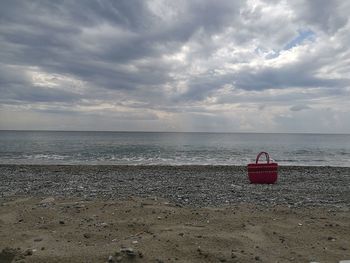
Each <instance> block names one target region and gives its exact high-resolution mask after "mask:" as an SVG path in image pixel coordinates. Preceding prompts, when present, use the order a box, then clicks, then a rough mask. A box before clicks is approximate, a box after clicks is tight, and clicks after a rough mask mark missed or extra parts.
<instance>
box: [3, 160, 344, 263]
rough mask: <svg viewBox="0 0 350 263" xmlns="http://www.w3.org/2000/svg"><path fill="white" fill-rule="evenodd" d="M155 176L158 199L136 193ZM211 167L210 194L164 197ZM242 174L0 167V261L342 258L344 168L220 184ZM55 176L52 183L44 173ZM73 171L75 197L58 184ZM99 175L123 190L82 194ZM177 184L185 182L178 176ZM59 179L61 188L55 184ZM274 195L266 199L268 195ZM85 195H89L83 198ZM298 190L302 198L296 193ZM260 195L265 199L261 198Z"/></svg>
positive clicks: (230, 171) (229, 171)
mask: <svg viewBox="0 0 350 263" xmlns="http://www.w3.org/2000/svg"><path fill="white" fill-rule="evenodd" d="M143 169H144V170H143ZM172 169H174V173H178V174H181V175H182V176H183V178H182V181H181V182H178V181H172V180H170V179H169V180H168V183H167V184H166V183H165V182H166V180H165V179H166V178H169V177H171V176H173V175H174V173H172V172H171V171H173V170H172ZM332 170H333V171H335V170H336V171H337V174H338V178H340V181H339V182H337V181H334V180H330V181H329V183H327V180H326V176H327V175H329V174H331V173H332ZM53 171H56V172H53ZM155 171H159V172H158V174H156V175H153V176H154V177H153V179H154V178H158V179H159V181H157V180H153V181H154V182H153V184H151V183H150V184H151V186H150V185H148V187H154V186H153V185H155V184H156V182H162V183H163V184H162V187H161V189H164V191H163V190H159V191H158V193H159V196H157V192H154V191H151V192H147V191H146V189H147V185H145V186H144V188H142V189H143V190H142V189H141V188H139V177H138V176H142V175H147V174H148V173H154V172H155ZM208 171H209V172H208ZM215 171H216V176H217V177H219V178H220V179H221V180H219V181H218V178H216V179H213V181H210V182H209V183H203V184H202V185H201V186H202V187H203V189H204V187H209V188H210V185H211V184H213V182H217V185H214V184H213V187H212V189H213V191H212V193H210V194H209V193H208V194H207V195H204V194H203V193H207V192H206V191H203V192H201V191H200V190H197V191H196V195H193V196H191V195H189V196H187V199H188V200H187V201H186V202H185V201H184V200H183V199H182V198H181V199H178V198H177V195H176V194H174V195H173V192H174V193H176V189H177V188H178V187H180V188H181V187H182V188H181V189H180V190H178V192H180V193H181V192H185V191H187V190H188V189H189V190H191V189H193V185H189V182H191V183H197V181H196V180H197V179H194V178H197V177H200V178H202V179H201V180H199V181H204V182H206V181H207V180H211V179H204V180H203V178H207V177H206V176H207V174H208V176H209V175H210V174H211V176H210V178H212V174H213V173H214V172H215ZM242 171H243V168H242V167H238V168H237V167H236V168H235V167H231V168H230V167H226V168H225V167H224V168H223V167H221V168H220V167H218V168H215V167H207V168H203V167H199V168H189V167H185V168H184V167H182V168H181V167H176V168H171V167H166V168H162V169H159V170H157V168H149V167H148V168H140V167H137V168H132V167H131V168H127V167H105V168H103V167H52V166H34V167H32V166H29V167H28V166H1V167H0V172H2V173H0V177H1V185H0V190H2V197H1V198H0V262H158V263H159V262H312V261H315V262H338V261H340V260H346V259H350V212H349V205H348V204H349V191H348V189H349V188H348V187H349V184H347V185H346V183H347V182H348V180H349V178H348V177H349V175H348V171H349V169H348V168H337V169H333V168H329V167H324V168H310V167H309V168H308V167H304V168H300V167H299V168H298V167H294V168H283V169H281V171H284V174H283V176H284V177H285V178H280V181H279V183H278V184H277V185H275V186H251V185H249V184H248V183H247V182H246V181H245V180H246V178H242V177H239V179H233V180H232V178H231V179H229V178H230V177H227V178H228V179H229V180H230V183H231V184H232V182H233V185H234V186H231V184H229V183H228V182H226V181H225V180H224V179H223V178H226V174H231V175H232V174H235V173H237V174H240V173H241V172H242ZM5 172H6V175H5ZM299 172H300V173H301V174H302V175H303V176H304V177H305V180H304V183H300V184H299V183H296V184H297V185H298V184H299V188H297V187H296V186H291V189H292V190H291V192H293V191H294V193H297V194H295V196H294V195H293V194H292V193H291V192H286V193H284V191H283V189H288V187H287V185H286V184H287V182H288V183H290V182H292V181H293V180H295V178H298V179H300V178H302V175H301V174H299ZM308 172H310V173H309V174H312V176H310V177H311V178H310V177H308V176H307V174H308ZM317 172H318V175H319V176H318V177H316V176H317V174H316V173H317ZM57 173H58V174H60V176H61V177H60V176H58V177H57V178H60V179H57V178H56V177H52V176H53V174H55V176H57ZM82 173H85V174H87V176H86V178H85V181H86V184H82V185H80V184H79V183H80V181H79V182H78V185H76V187H77V188H76V189H79V186H81V187H83V188H84V189H83V190H82V192H79V191H78V192H76V191H75V190H74V189H75V188H74V187H72V186H69V183H67V182H68V178H75V177H74V175H79V176H78V177H81V174H82ZM98 173H99V174H100V175H101V174H102V175H101V176H103V177H104V178H107V179H108V180H107V181H108V182H112V181H113V180H112V179H113V175H114V176H115V178H114V180H115V181H117V182H118V180H122V181H123V182H124V180H125V181H127V182H128V184H125V183H124V184H123V182H120V189H119V191H118V194H116V195H110V194H109V193H108V192H107V193H106V191H101V192H98V191H97V192H91V191H93V190H94V189H97V188H98V186H95V187H94V188H88V185H96V183H97V182H98V179H96V180H97V181H94V180H93V179H91V178H95V177H96V174H98ZM129 173H130V176H132V178H134V179H133V180H132V181H131V182H132V183H130V182H129V181H128V180H127V178H129V175H128V174H129ZM11 175H12V177H11ZM192 175H193V177H192ZM196 175H197V177H196ZM25 176H26V177H25ZM45 176H48V177H49V178H50V176H51V178H56V180H51V182H53V183H56V182H57V181H59V180H63V179H62V176H63V178H64V180H63V181H60V182H61V183H60V184H57V185H56V188H55V187H52V184H49V183H48V182H47V180H46V179H47V177H45ZM109 176H110V177H109ZM330 177H331V178H333V177H332V175H331V176H330ZM11 178H12V179H11ZM45 178H46V179H45ZM87 178H88V179H87ZM97 178H98V177H97ZM186 178H190V179H188V180H184V179H186ZM316 178H317V179H318V180H316ZM44 179H45V180H44ZM333 179H334V178H333ZM74 180H75V179H74ZM109 180H111V181H109ZM163 180H165V181H163ZM193 180H194V181H193ZM64 181H65V182H66V184H65V185H64V186H62V185H63V182H64ZM199 181H198V182H199ZM312 181H314V186H313V187H311V189H310V193H307V194H306V191H305V194H304V190H303V185H306V186H308V185H311V182H312ZM147 182H148V181H147ZM129 183H130V184H129ZM140 183H141V180H140ZM174 183H177V184H176V187H174ZM207 184H208V185H207ZM338 184H339V185H338ZM344 184H345V185H344ZM45 185H46V186H45ZM116 185H117V183H116ZM179 185H180V186H179ZM219 185H221V186H222V187H221V186H220V187H221V188H220V187H219ZM169 186H170V188H169ZM21 187H22V189H19V188H21ZM294 187H295V188H294ZM344 187H345V188H344ZM25 188H27V190H25ZM71 188H73V190H72V189H71ZM86 188H87V189H86ZM55 189H56V191H55ZM64 189H66V190H64ZM111 189H115V188H111ZM135 189H136V190H135ZM137 189H138V191H137ZM140 189H141V190H140ZM186 189H187V190H186ZM220 189H221V191H222V192H223V195H222V196H221V197H222V198H221V197H220V198H216V199H215V198H214V197H213V198H212V199H213V200H214V201H212V202H209V201H203V202H201V201H200V200H201V197H202V198H203V200H207V198H209V199H210V198H211V196H212V195H213V193H214V194H220ZM227 189H228V192H227V195H226V191H227ZM317 189H322V191H319V192H317ZM344 189H345V190H344ZM233 190H234V191H233ZM248 190H249V191H250V192H248ZM273 190H275V192H274V194H271V195H270V196H272V198H269V196H268V193H269V192H271V191H273ZM244 191H245V192H244ZM313 191H315V192H313ZM89 192H91V193H93V195H89V194H87V193H89ZM338 192H339V193H338ZM96 193H97V194H96ZM122 193H123V194H122ZM132 193H134V194H132ZM229 193H231V195H232V196H234V197H236V199H237V198H238V197H241V199H237V200H236V202H235V201H234V199H228V198H227V197H228V196H229ZM312 193H314V194H312ZM334 193H338V194H334ZM302 194H304V195H306V196H307V197H308V198H307V199H305V196H304V197H301V196H300V195H302ZM332 194H334V196H333V197H332V196H331V195H332ZM164 196H165V197H169V198H164ZM262 197H265V198H262ZM261 198H262V199H264V200H265V201H263V202H261V200H259V199H261ZM226 199H228V200H229V202H226V201H227V200H226ZM301 200H306V201H305V202H301ZM317 200H318V201H320V202H318V201H317ZM192 201H193V202H192ZM208 202H209V205H207V204H208Z"/></svg>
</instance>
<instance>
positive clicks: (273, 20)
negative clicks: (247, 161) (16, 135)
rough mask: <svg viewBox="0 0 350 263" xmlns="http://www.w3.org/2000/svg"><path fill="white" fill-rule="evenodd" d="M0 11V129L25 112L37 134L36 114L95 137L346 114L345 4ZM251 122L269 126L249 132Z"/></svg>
mask: <svg viewBox="0 0 350 263" xmlns="http://www.w3.org/2000/svg"><path fill="white" fill-rule="evenodd" d="M0 5H1V8H0V17H1V19H2V22H1V24H0V36H1V37H0V93H1V94H0V95H1V96H0V110H2V111H3V112H4V114H5V112H6V116H7V117H6V119H5V118H2V119H1V121H0V122H1V127H3V128H11V127H16V128H18V127H20V128H25V127H26V126H28V122H23V120H22V119H21V120H18V123H16V121H9V120H10V118H9V117H8V116H11V114H12V115H13V116H15V115H16V114H18V113H20V112H23V111H26V112H32V113H33V115H31V116H32V117H31V118H30V119H31V122H32V124H31V125H32V126H35V123H37V126H38V128H39V129H40V127H44V126H45V128H47V127H50V125H53V124H52V122H49V123H50V124H47V125H46V124H45V125H44V123H43V122H42V121H40V122H39V121H37V120H35V118H33V116H38V115H37V114H38V112H40V116H41V118H42V119H45V120H48V119H49V118H48V116H51V118H57V121H59V122H62V127H66V128H67V127H70V129H80V128H82V129H89V128H88V127H89V125H91V127H90V129H95V126H94V125H92V123H94V122H93V121H91V120H94V119H97V118H100V119H101V116H105V117H104V118H102V119H103V120H104V121H100V128H102V129H103V127H105V128H106V129H122V130H129V129H137V130H143V129H146V130H150V129H151V128H152V127H154V128H155V129H163V128H164V129H165V130H191V131H195V130H201V131H204V130H206V129H207V130H210V131H247V130H249V131H279V130H281V129H282V128H281V127H282V126H281V125H280V124H281V123H282V122H283V123H284V124H285V122H288V120H290V121H291V119H290V115H288V114H290V113H291V112H293V113H295V114H297V113H306V112H313V113H312V114H316V115H317V114H321V112H322V111H321V110H320V109H323V108H325V107H326V105H327V107H331V108H332V110H333V111H334V112H335V113H334V115H332V116H337V118H344V116H345V115H344V114H343V113H344V112H347V111H349V106H347V103H346V101H347V100H348V99H349V97H350V92H349V87H350V79H349V73H350V72H349V71H350V51H349V49H348V46H349V44H350V37H349V35H350V34H349V33H350V22H349V18H348V13H349V12H350V4H349V3H348V2H347V1H332V2H329V1H322V3H319V2H317V3H314V2H310V1H301V0H298V1H293V2H286V1H263V0H254V1H253V0H247V1H226V0H220V1H212V0H204V1H203V0H202V1H177V2H176V3H174V2H173V1H158V0H153V1H141V0H137V1H126V0H125V1H102V2H101V1H84V2H70V1H30V2H26V1H16V0H14V1H10V0H9V1H2V2H1V4H0ZM303 105H307V106H305V107H310V108H312V111H303V109H306V108H303ZM265 112H266V113H265ZM267 112H269V115H267ZM45 114H47V115H45ZM60 114H61V115H60ZM69 114H71V115H72V116H73V115H74V116H81V117H82V118H84V119H85V120H86V122H85V123H84V124H81V123H79V122H76V126H74V123H75V122H74V121H72V120H71V119H70V117H69V118H68V115H69ZM259 114H266V116H268V118H269V121H267V122H265V123H260V124H259V125H260V126H258V125H257V118H256V115H259ZM309 114H311V113H309ZM16 116H17V115H16ZM45 116H46V117H45ZM58 116H59V117H58ZM83 116H84V117H83ZM283 116H284V117H283ZM316 117H317V116H315V119H317V118H316ZM72 118H73V117H72ZM108 118H111V119H116V120H123V122H122V124H123V125H125V127H122V126H120V125H121V124H120V125H116V126H111V125H110V124H109V123H108V122H109V121H108ZM172 120H173V121H172ZM231 120H234V121H231ZM310 121H311V120H310ZM345 121H346V120H345V119H344V122H345ZM65 122H67V123H66V124H67V125H65V124H64V123H65ZM136 122H139V124H136ZM209 122H210V123H211V125H209V124H208V123H209ZM291 122H293V125H297V124H298V118H296V119H295V120H293V121H291ZM104 125H105V126H104ZM301 126H302V125H301ZM79 127H80V128H79ZM283 127H286V126H283ZM288 127H292V126H288ZM293 127H294V126H293ZM337 127H338V129H339V132H350V130H348V127H347V126H346V125H344V126H341V125H339V126H337ZM56 128H57V127H56Z"/></svg>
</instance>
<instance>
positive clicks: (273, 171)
mask: <svg viewBox="0 0 350 263" xmlns="http://www.w3.org/2000/svg"><path fill="white" fill-rule="evenodd" d="M263 154H265V156H266V163H258V161H259V158H260V156H261V155H263ZM277 169H278V164H277V163H270V157H269V154H268V153H267V152H261V153H259V154H258V156H257V157H256V161H255V163H250V164H248V177H249V180H250V183H252V184H274V183H275V182H276V180H277Z"/></svg>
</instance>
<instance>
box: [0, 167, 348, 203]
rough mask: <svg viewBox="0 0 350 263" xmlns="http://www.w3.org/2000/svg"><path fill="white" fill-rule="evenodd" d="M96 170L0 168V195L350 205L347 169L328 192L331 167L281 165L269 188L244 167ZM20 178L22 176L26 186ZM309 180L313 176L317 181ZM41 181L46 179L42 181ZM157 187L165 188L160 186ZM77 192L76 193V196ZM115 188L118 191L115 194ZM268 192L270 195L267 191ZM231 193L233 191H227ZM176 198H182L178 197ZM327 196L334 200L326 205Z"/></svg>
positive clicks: (340, 170)
mask: <svg viewBox="0 0 350 263" xmlns="http://www.w3.org/2000/svg"><path fill="white" fill-rule="evenodd" d="M38 168H40V169H38ZM98 169H99V172H98V173H96V170H95V169H93V168H88V167H87V166H71V167H65V166H62V167H59V168H57V167H55V166H36V165H33V166H31V165H18V166H11V165H2V166H1V167H0V174H1V175H3V177H2V186H3V187H2V188H1V192H2V195H4V196H9V195H11V193H13V192H16V194H17V195H35V194H40V195H43V196H49V197H48V198H49V199H47V200H45V199H46V198H45V199H43V200H42V201H43V203H45V202H46V203H47V202H51V201H52V197H51V196H53V195H55V196H71V197H82V196H88V195H89V194H90V193H94V194H96V196H99V197H108V198H120V197H127V196H130V195H133V196H141V197H142V196H147V195H154V192H152V191H151V190H150V189H153V190H154V189H156V190H157V194H158V195H159V196H161V197H162V198H165V199H167V200H169V201H170V202H171V203H174V205H176V206H182V205H186V206H188V205H190V206H192V207H207V206H219V205H224V204H225V202H226V201H229V202H230V203H233V204H234V203H235V202H239V203H251V204H257V205H263V206H275V205H288V204H290V206H291V207H301V206H308V207H313V206H318V207H319V206H333V207H334V205H335V204H336V205H337V207H338V208H339V209H343V208H346V207H348V206H350V198H349V196H348V194H347V191H346V190H347V189H346V186H348V185H349V184H350V177H349V176H348V174H350V168H349V167H338V168H337V169H338V170H337V171H339V173H338V174H337V180H334V182H332V183H333V184H334V185H333V187H329V175H330V174H332V173H333V172H334V168H333V167H284V166H283V167H281V168H280V173H281V174H283V177H282V176H281V180H279V181H278V183H277V184H275V185H273V186H271V187H270V186H268V187H266V186H264V185H254V186H253V185H250V184H249V183H248V180H247V177H246V176H242V174H246V166H227V167H221V166H205V167H199V166H184V167H173V166H153V167H147V168H145V167H141V166H132V167H124V168H119V167H118V166H115V167H104V166H101V167H99V168H98ZM23 173H25V174H26V175H27V176H26V178H25V180H26V181H25V182H24V181H23ZM101 174H103V181H101V180H100V179H101V177H100V175H101ZM213 174H215V175H217V176H213ZM194 175H196V176H194ZM303 175H308V176H303ZM314 175H317V180H315V176H314ZM72 177H74V178H75V181H74V185H75V187H69V188H67V186H66V183H65V182H70V181H72V179H71V178H72ZM43 178H45V180H42V179H43ZM115 178H118V180H115ZM131 178H133V179H134V180H133V181H132V186H130V185H129V183H128V182H129V179H131ZM218 178H220V183H218ZM140 179H142V180H140ZM296 180H297V181H296ZM300 180H301V182H299V181H300ZM48 181H51V182H57V184H56V183H55V187H52V185H47V182H48ZM233 181H234V182H233ZM23 183H26V185H27V187H22V186H23ZM301 183H302V184H301ZM232 184H233V186H232ZM160 185H167V186H169V187H159V186H160ZM193 185H196V186H197V185H198V186H199V187H200V189H201V191H193V189H192V186H193ZM76 186H78V187H76ZM77 188H78V190H79V191H76V189H77ZM115 188H118V189H119V190H120V191H119V190H118V191H115V190H114V189H115ZM252 188H254V191H252ZM272 188H273V191H271V189H272ZM232 189H234V191H231V190H232ZM247 193H251V194H247ZM295 193H298V194H295ZM179 196H180V197H181V198H178V197H179ZM329 196H332V197H333V198H332V199H331V200H330V199H329V198H328V197H329ZM44 200H45V201H44ZM338 208H337V209H338Z"/></svg>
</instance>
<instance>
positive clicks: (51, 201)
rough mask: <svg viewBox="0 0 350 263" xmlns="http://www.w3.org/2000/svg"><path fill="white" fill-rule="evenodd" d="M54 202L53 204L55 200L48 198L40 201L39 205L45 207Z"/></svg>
mask: <svg viewBox="0 0 350 263" xmlns="http://www.w3.org/2000/svg"><path fill="white" fill-rule="evenodd" d="M54 202H55V198H53V197H48V198H45V199H43V200H41V201H40V203H39V204H41V205H45V204H52V203H54Z"/></svg>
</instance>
